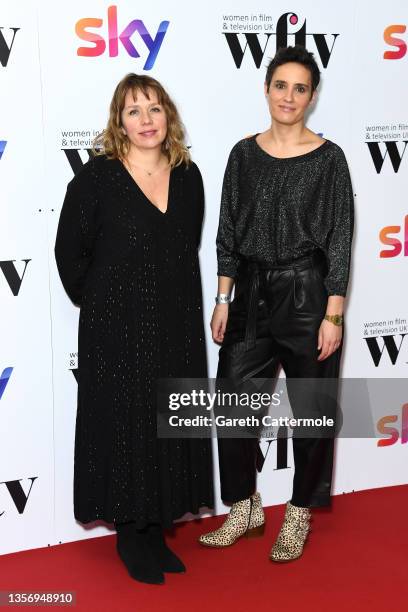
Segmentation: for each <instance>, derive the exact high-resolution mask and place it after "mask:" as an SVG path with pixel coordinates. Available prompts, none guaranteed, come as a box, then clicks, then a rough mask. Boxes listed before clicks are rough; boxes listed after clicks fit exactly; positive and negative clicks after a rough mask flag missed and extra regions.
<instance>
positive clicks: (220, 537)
mask: <svg viewBox="0 0 408 612" xmlns="http://www.w3.org/2000/svg"><path fill="white" fill-rule="evenodd" d="M264 529H265V515H264V511H263V508H262V500H261V496H260V494H259V493H255V494H254V495H252V496H251V497H249V498H248V499H243V500H242V501H239V502H236V503H235V504H233V505H232V508H231V510H230V512H229V515H228V517H227V519H226V520H225V521H224V523H223V524H222V525H221V527H220V528H219V529H216V530H215V531H211V532H210V533H206V534H204V535H202V536H200V537H199V539H198V541H199V542H200V544H203V545H204V546H214V547H216V548H222V547H224V546H231V544H234V543H235V542H236V541H237V540H238V539H239V538H241V537H242V536H246V537H247V538H251V537H256V536H261V535H263V532H264Z"/></svg>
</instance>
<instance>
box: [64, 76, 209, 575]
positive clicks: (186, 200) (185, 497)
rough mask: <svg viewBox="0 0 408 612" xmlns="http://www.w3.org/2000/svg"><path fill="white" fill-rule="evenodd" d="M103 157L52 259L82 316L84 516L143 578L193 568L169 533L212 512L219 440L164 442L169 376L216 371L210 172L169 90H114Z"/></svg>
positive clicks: (69, 207) (71, 196)
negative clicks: (206, 321)
mask: <svg viewBox="0 0 408 612" xmlns="http://www.w3.org/2000/svg"><path fill="white" fill-rule="evenodd" d="M94 153H95V155H94V156H93V157H92V158H91V159H90V160H89V161H88V162H87V163H86V164H85V165H84V167H83V168H82V169H81V171H80V172H79V173H78V174H77V175H76V176H75V178H74V179H73V180H72V181H71V182H70V183H69V185H68V188H67V193H66V196H65V200H64V204H63V207H62V211H61V216H60V221H59V226H58V232H57V238H56V245H55V255H56V261H57V265H58V270H59V273H60V276H61V280H62V283H63V285H64V287H65V290H66V292H67V294H68V295H69V297H70V298H71V300H72V301H73V302H74V304H76V305H79V306H80V320H79V335H78V360H79V363H78V409H77V420H76V435H75V462H74V514H75V518H76V519H77V520H79V521H81V522H82V523H89V522H91V521H95V520H98V519H102V520H104V521H106V522H109V523H112V522H113V523H114V524H115V527H116V530H117V550H118V553H119V556H120V557H121V559H122V561H123V562H124V564H125V566H126V568H127V570H128V572H129V574H130V575H131V576H132V578H134V579H136V580H139V581H142V582H148V583H153V584H160V583H163V582H164V573H165V572H184V571H185V566H184V564H183V562H182V561H181V560H180V559H179V558H178V557H177V556H176V555H175V554H174V553H173V551H171V549H170V548H168V546H167V544H166V541H165V538H164V535H163V528H169V527H171V526H172V524H173V521H174V520H175V519H177V518H179V517H181V516H183V515H184V514H185V513H186V512H192V513H197V512H198V511H199V508H200V507H201V506H209V507H211V506H212V504H213V487H212V458H211V445H210V440H199V439H196V440H187V439H182V440H181V439H163V438H159V437H158V436H157V431H156V429H157V427H156V425H157V420H156V388H155V381H156V379H158V378H168V377H179V378H181V377H189V378H202V377H206V375H207V364H206V352H205V342H204V328H203V317H202V297H201V279H200V268H199V260H198V247H199V242H200V235H201V227H202V221H203V213H204V192H203V184H202V179H201V175H200V171H199V169H198V168H197V166H196V165H195V164H194V163H193V162H192V161H191V159H190V155H189V151H188V148H187V147H186V145H185V141H184V129H183V125H182V123H181V120H180V117H179V114H178V112H177V109H176V107H175V105H174V103H173V102H172V101H171V99H170V97H169V95H168V94H167V93H166V91H165V90H164V88H163V87H162V85H161V84H160V83H159V82H158V81H156V80H155V79H153V78H151V77H149V76H147V75H136V74H128V75H127V76H126V77H125V78H123V79H122V80H121V81H120V83H119V84H118V85H117V87H116V89H115V92H114V95H113V98H112V102H111V105H110V113H109V120H108V124H107V127H106V129H105V130H104V131H103V132H102V134H100V135H99V136H98V138H97V139H96V140H95V143H94Z"/></svg>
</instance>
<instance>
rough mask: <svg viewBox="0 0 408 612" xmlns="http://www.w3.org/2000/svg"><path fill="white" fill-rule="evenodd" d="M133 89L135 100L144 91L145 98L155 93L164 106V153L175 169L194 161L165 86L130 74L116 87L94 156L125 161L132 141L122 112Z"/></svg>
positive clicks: (145, 76)
mask: <svg viewBox="0 0 408 612" xmlns="http://www.w3.org/2000/svg"><path fill="white" fill-rule="evenodd" d="M129 90H131V91H132V93H133V98H134V99H136V96H137V93H138V92H139V91H141V92H142V93H143V94H144V95H145V96H146V98H148V99H149V98H150V93H151V92H152V91H154V92H155V93H156V95H157V100H158V102H159V104H160V105H161V106H162V107H163V109H164V112H165V114H166V119H167V134H166V138H165V140H164V141H163V143H162V151H163V153H164V155H166V157H167V159H168V160H169V164H170V166H171V167H172V168H173V167H175V166H179V165H180V164H182V163H184V164H186V165H187V166H188V165H189V164H190V162H191V158H190V153H189V150H188V148H187V146H186V144H185V130H184V126H183V123H182V121H181V119H180V115H179V113H178V111H177V108H176V105H175V104H174V102H173V101H172V99H171V98H170V96H169V94H168V93H167V92H166V90H165V89H164V87H163V86H162V85H161V84H160V83H159V81H156V79H153V78H152V77H150V76H147V75H145V74H135V73H133V72H130V73H129V74H127V75H126V76H125V77H124V78H123V79H122V80H121V81H120V82H119V83H118V85H117V86H116V89H115V91H114V94H113V97H112V101H111V103H110V109H109V119H108V124H107V126H106V128H105V129H104V130H103V132H101V133H100V134H98V136H97V137H96V138H95V140H94V141H93V153H94V155H106V156H107V157H108V158H109V159H121V160H123V159H125V158H126V156H127V154H128V152H129V149H130V142H129V139H128V137H127V136H126V134H124V133H123V131H122V111H123V109H124V106H125V97H126V94H127V93H128V91H129Z"/></svg>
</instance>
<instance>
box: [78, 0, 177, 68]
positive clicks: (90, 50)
mask: <svg viewBox="0 0 408 612" xmlns="http://www.w3.org/2000/svg"><path fill="white" fill-rule="evenodd" d="M169 23H170V22H169V21H162V22H161V23H160V25H159V28H158V30H157V32H156V36H155V37H154V38H152V37H151V36H150V34H149V32H148V31H147V28H146V26H145V25H144V23H143V21H142V20H141V19H134V20H133V21H131V22H130V23H128V24H127V26H126V27H125V28H124V29H123V30H122V32H120V34H119V30H118V10H117V7H116V6H110V7H109V8H108V53H109V57H117V56H118V55H119V41H120V42H121V43H122V45H123V46H124V48H125V49H126V51H127V53H128V54H129V55H130V56H131V57H135V58H136V57H140V53H139V52H138V50H137V49H136V47H135V46H134V44H133V42H132V41H131V40H130V38H131V36H133V34H134V33H135V32H138V34H139V35H140V37H141V39H142V40H143V42H144V44H145V45H146V47H147V49H148V51H149V55H148V56H147V59H146V62H145V65H144V66H143V70H151V68H153V66H154V63H155V61H156V58H157V54H158V52H159V50H160V47H161V45H162V42H163V39H164V36H165V34H166V32H167V28H168V26H169ZM102 25H103V19H99V18H97V17H85V18H83V19H80V20H79V21H77V23H76V25H75V32H76V34H77V36H78V37H79V38H81V40H86V41H87V42H89V43H91V44H92V45H93V46H91V47H78V49H77V55H79V56H82V57H98V56H99V55H102V54H103V53H105V50H106V40H105V38H104V37H103V36H101V35H100V34H96V33H95V32H91V31H89V30H90V28H92V29H93V30H95V29H97V28H100V27H102Z"/></svg>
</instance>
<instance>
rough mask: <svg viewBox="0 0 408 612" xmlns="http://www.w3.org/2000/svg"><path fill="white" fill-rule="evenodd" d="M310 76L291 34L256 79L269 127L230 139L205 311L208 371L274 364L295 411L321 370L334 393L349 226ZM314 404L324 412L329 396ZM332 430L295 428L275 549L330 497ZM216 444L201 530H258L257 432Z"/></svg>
mask: <svg viewBox="0 0 408 612" xmlns="http://www.w3.org/2000/svg"><path fill="white" fill-rule="evenodd" d="M318 84H319V69H318V67H317V64H316V62H315V60H314V58H313V55H312V53H309V52H308V51H307V50H306V49H305V48H304V47H301V46H295V47H288V48H285V49H280V50H279V51H278V52H277V54H276V56H275V57H274V59H273V60H272V61H271V63H270V64H269V66H268V69H267V73H266V81H265V96H266V99H267V103H268V106H269V111H270V115H271V119H272V122H271V127H270V128H268V129H267V130H266V131H265V132H263V133H262V134H256V135H255V136H252V137H250V138H246V139H244V140H241V141H240V142H238V143H237V144H236V145H235V146H234V147H233V149H232V151H231V154H230V156H229V160H228V165H227V168H226V171H225V177H224V184H223V191H222V201H221V211H220V222H219V228H218V235H217V255H218V276H219V280H218V295H217V298H216V302H217V304H216V306H215V309H214V314H213V317H212V322H211V327H212V335H213V339H214V341H215V342H218V343H221V344H222V347H221V349H220V354H219V365H218V373H217V377H218V378H219V379H229V380H233V381H239V380H241V381H242V380H246V379H249V378H252V377H259V378H270V379H274V378H276V374H277V370H278V367H279V365H282V367H283V369H284V371H285V374H286V378H287V379H288V393H289V399H290V402H291V407H292V410H293V412H294V416H295V417H296V416H297V415H300V414H303V415H304V414H305V410H306V412H307V411H308V410H309V408H310V409H313V406H314V405H315V404H316V405H318V397H319V392H320V393H321V390H322V388H323V385H327V383H328V382H329V381H334V386H333V385H332V386H331V391H332V395H331V398H332V400H333V399H334V400H335V392H336V390H337V386H336V380H337V379H338V375H339V367H340V355H341V350H342V324H343V307H344V298H345V296H346V290H347V285H348V278H349V270H350V254H351V241H352V233H353V192H352V186H351V181H350V176H349V171H348V166H347V162H346V159H345V157H344V153H343V151H342V150H341V148H340V147H339V146H338V145H336V144H335V143H333V142H332V141H330V140H328V139H323V138H321V137H320V136H318V135H317V134H315V133H313V132H312V131H311V130H309V129H308V128H307V127H306V126H305V114H306V111H307V110H308V108H309V107H310V105H312V104H314V103H315V100H316V88H317V86H318ZM234 283H235V297H234V300H233V301H232V303H231V304H230V305H229V303H230V301H231V300H230V295H231V290H232V287H233V285H234ZM298 379H310V382H308V387H307V389H308V392H307V395H308V397H306V395H303V394H302V393H300V392H299V389H302V388H303V387H304V382H303V383H302V384H300V385H299V384H298V385H296V380H298ZM322 379H324V381H323V380H322ZM319 381H320V382H319ZM302 385H303V387H302ZM333 391H334V394H333ZM315 400H316V401H315ZM307 402H309V404H308V403H307ZM320 408H321V410H322V411H323V412H328V413H330V414H332V408H333V405H332V404H330V400H327V401H325V402H323V403H322V404H320ZM333 442H334V440H333V437H327V436H324V435H321V436H318V437H310V436H307V435H306V436H305V437H296V436H295V435H294V437H293V452H294V461H295V474H294V481H293V493H292V498H291V500H290V501H289V502H288V503H287V506H286V514H285V520H284V523H283V525H282V528H281V531H280V533H279V536H278V539H277V541H276V542H275V544H274V546H273V548H272V551H271V554H270V558H271V559H272V560H273V561H290V560H292V559H296V558H298V557H299V556H300V555H301V554H302V551H303V545H304V542H305V540H306V537H307V535H308V533H309V530H310V518H311V511H310V508H311V507H314V506H325V505H328V504H329V503H330V488H331V479H332V463H333ZM218 449H219V464H220V478H221V496H222V499H223V500H224V501H225V502H228V503H232V508H231V511H230V513H229V515H228V517H227V519H226V521H225V522H224V523H223V525H222V526H221V527H220V528H219V529H217V530H216V531H213V532H211V533H208V534H205V535H202V536H201V537H200V542H201V543H202V544H204V545H206V546H216V547H222V546H228V545H231V544H233V543H234V542H236V541H237V540H238V538H240V537H241V536H243V535H257V534H261V533H262V532H263V526H264V522H265V519H264V513H263V509H262V503H261V498H260V495H259V493H257V492H256V476H255V475H256V465H257V457H258V453H259V446H258V441H257V440H256V439H255V440H254V439H251V438H246V439H237V438H232V439H227V438H224V439H222V438H219V440H218ZM258 458H259V457H258Z"/></svg>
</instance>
